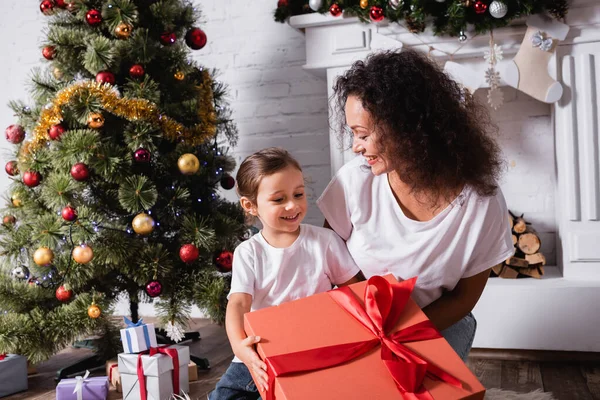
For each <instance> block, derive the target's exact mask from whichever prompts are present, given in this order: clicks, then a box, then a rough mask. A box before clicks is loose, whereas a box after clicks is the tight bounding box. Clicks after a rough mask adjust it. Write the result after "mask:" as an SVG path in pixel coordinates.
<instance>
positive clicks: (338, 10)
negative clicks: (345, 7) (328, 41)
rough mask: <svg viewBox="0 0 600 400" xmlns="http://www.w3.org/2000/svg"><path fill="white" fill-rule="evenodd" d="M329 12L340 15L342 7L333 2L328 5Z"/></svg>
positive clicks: (336, 15)
mask: <svg viewBox="0 0 600 400" xmlns="http://www.w3.org/2000/svg"><path fill="white" fill-rule="evenodd" d="M329 13H330V14H331V15H333V16H334V17H339V16H340V15H342V7H340V5H339V4H338V3H333V4H332V5H331V7H329Z"/></svg>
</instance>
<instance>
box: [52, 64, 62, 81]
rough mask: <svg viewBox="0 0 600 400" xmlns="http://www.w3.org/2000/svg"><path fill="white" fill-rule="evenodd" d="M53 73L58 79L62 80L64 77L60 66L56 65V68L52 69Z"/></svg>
mask: <svg viewBox="0 0 600 400" xmlns="http://www.w3.org/2000/svg"><path fill="white" fill-rule="evenodd" d="M52 75H53V76H54V77H55V78H56V79H58V80H61V79H62V77H63V72H62V71H61V70H60V68H58V67H55V68H54V69H53V70H52Z"/></svg>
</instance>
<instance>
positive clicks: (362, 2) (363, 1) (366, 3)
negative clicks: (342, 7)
mask: <svg viewBox="0 0 600 400" xmlns="http://www.w3.org/2000/svg"><path fill="white" fill-rule="evenodd" d="M359 4H360V8H362V9H363V10H365V9H366V8H367V7H369V0H360V3H359Z"/></svg>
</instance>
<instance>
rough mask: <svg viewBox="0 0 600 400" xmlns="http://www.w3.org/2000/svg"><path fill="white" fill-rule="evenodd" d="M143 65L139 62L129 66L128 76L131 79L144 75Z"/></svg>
mask: <svg viewBox="0 0 600 400" xmlns="http://www.w3.org/2000/svg"><path fill="white" fill-rule="evenodd" d="M144 72H145V71H144V67H142V66H141V65H140V64H134V65H132V66H131V68H129V76H130V77H131V78H132V79H139V78H141V77H142V76H144Z"/></svg>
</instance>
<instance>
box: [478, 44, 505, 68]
mask: <svg viewBox="0 0 600 400" xmlns="http://www.w3.org/2000/svg"><path fill="white" fill-rule="evenodd" d="M503 54H504V52H503V51H502V47H500V46H498V45H497V44H495V43H494V45H493V46H490V49H489V50H486V51H485V53H484V56H483V58H485V61H486V62H488V63H489V64H496V63H497V62H498V61H502V59H503V58H504V56H503Z"/></svg>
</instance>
